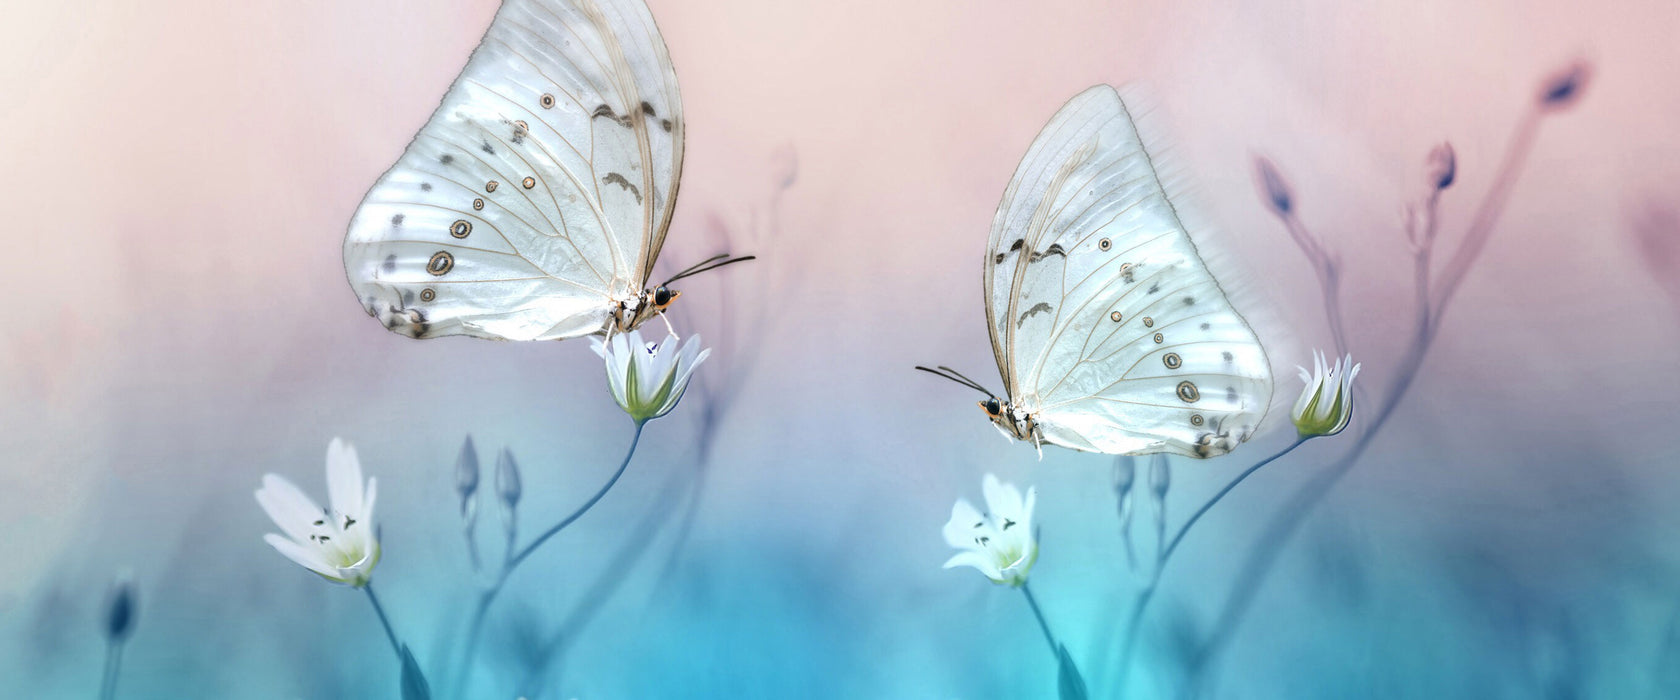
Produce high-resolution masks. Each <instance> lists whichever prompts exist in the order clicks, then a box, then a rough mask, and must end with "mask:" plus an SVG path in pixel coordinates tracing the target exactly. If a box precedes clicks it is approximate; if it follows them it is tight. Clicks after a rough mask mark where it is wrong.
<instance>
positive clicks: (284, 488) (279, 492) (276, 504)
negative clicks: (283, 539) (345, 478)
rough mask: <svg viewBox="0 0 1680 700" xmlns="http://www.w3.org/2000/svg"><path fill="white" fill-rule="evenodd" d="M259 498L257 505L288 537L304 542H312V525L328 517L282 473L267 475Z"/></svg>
mask: <svg viewBox="0 0 1680 700" xmlns="http://www.w3.org/2000/svg"><path fill="white" fill-rule="evenodd" d="M256 496H257V505H260V506H262V509H263V512H265V513H268V517H269V519H270V520H273V521H274V524H275V525H277V526H279V528H280V530H281V531H282V532H285V533H286V536H288V537H291V538H292V539H294V540H298V541H300V542H301V541H305V540H308V539H309V535H310V529H311V524H312V523H314V522H315V521H317V520H320V519H322V518H323V517H325V513H324V512H323V511H322V510H321V507H320V506H319V505H316V504H315V500H314V499H312V498H310V497H309V495H308V494H306V493H304V492H303V490H302V489H299V488H298V487H297V485H295V484H293V483H292V482H291V481H288V480H287V479H286V477H283V476H280V475H278V474H265V475H263V485H262V488H260V489H257V494H256Z"/></svg>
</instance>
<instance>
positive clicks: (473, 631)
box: [452, 421, 647, 696]
mask: <svg viewBox="0 0 1680 700" xmlns="http://www.w3.org/2000/svg"><path fill="white" fill-rule="evenodd" d="M645 425H647V423H646V422H645V421H644V422H637V423H636V432H635V434H634V435H632V436H631V437H630V447H629V449H627V450H625V451H624V461H622V462H620V463H619V465H618V471H615V472H613V475H612V478H611V479H608V480H607V483H606V485H604V486H602V487H601V489H600V490H599V491H596V492H595V495H593V496H591V497H590V498H589V500H588V501H585V502H584V504H583V505H582V506H579V507H578V509H577V510H575V511H572V513H571V515H568V516H566V517H565V518H563V519H561V520H560V522H558V523H555V525H554V527H551V528H549V529H547V530H545V531H544V532H543V533H542V534H541V535H537V538H536V539H535V540H532V541H531V543H530V544H528V545H525V547H524V548H523V549H520V550H518V551H517V552H513V545H514V539H513V538H512V533H511V532H510V536H509V539H508V548H507V551H508V552H513V553H512V554H510V555H505V556H504V557H503V560H502V569H501V572H499V573H498V574H497V575H496V582H495V583H494V584H491V585H490V587H489V588H486V589H484V590H483V592H481V593H479V595H478V604H477V605H476V606H474V608H473V615H472V622H471V623H469V624H468V626H467V646H466V651H465V652H463V654H462V657H461V666H460V670H459V672H458V673H456V674H455V691H456V692H454V693H452V695H455V696H460V695H461V692H460V691H461V689H462V688H464V687H465V686H466V683H467V679H468V678H469V677H470V676H471V675H472V669H473V659H474V658H475V657H476V656H477V655H478V640H479V637H480V635H481V634H482V632H483V630H484V617H485V615H486V614H487V613H489V611H490V604H491V603H493V602H495V600H496V596H497V595H499V594H500V593H501V592H502V588H503V587H504V586H505V585H506V584H507V580H508V577H509V576H510V575H512V574H513V570H514V569H516V568H518V567H519V565H520V564H521V563H523V562H524V561H525V559H526V558H528V557H530V556H531V553H532V552H535V551H536V550H537V547H539V546H541V545H542V544H543V543H544V542H547V541H548V538H550V537H553V536H555V535H557V534H559V533H560V531H561V530H564V529H566V528H567V527H568V526H570V525H571V524H572V523H574V522H577V519H578V518H581V517H583V514H584V513H587V512H589V510H590V509H591V508H594V507H595V504H596V503H599V502H600V501H601V498H602V497H604V496H606V495H607V492H608V491H611V490H612V487H613V485H614V484H617V483H618V479H619V477H621V476H624V470H625V469H627V468H628V467H629V466H630V458H632V457H634V456H636V446H637V445H638V444H640V443H641V441H642V428H643V427H644V426H645Z"/></svg>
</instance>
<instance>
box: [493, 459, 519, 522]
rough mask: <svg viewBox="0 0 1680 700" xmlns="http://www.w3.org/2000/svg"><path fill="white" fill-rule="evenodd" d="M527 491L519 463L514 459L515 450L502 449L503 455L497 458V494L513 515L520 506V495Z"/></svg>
mask: <svg viewBox="0 0 1680 700" xmlns="http://www.w3.org/2000/svg"><path fill="white" fill-rule="evenodd" d="M524 493H525V491H524V486H523V485H522V484H521V483H520V481H519V463H518V462H515V461H514V460H513V452H512V451H511V450H508V449H506V448H503V449H502V455H501V456H500V457H498V458H497V459H496V495H497V496H498V497H500V498H501V499H502V505H504V506H506V507H507V512H508V514H509V515H510V516H511V515H512V514H513V511H514V510H515V509H516V508H518V507H519V497H520V496H521V495H523V494H524Z"/></svg>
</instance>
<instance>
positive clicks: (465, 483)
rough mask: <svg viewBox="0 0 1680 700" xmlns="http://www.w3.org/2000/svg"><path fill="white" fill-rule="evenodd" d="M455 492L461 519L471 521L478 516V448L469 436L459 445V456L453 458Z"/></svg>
mask: <svg viewBox="0 0 1680 700" xmlns="http://www.w3.org/2000/svg"><path fill="white" fill-rule="evenodd" d="M455 492H456V493H458V494H460V495H461V518H462V519H463V520H468V521H470V520H472V519H473V518H474V517H475V516H476V515H477V514H478V512H477V511H478V508H477V504H478V499H476V498H473V496H475V495H477V494H478V448H477V447H474V446H473V439H472V436H471V435H468V436H467V440H466V442H463V443H461V454H460V456H458V457H456V458H455Z"/></svg>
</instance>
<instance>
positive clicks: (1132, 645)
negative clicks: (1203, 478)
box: [1120, 437, 1307, 688]
mask: <svg viewBox="0 0 1680 700" xmlns="http://www.w3.org/2000/svg"><path fill="white" fill-rule="evenodd" d="M1306 441H1307V438H1299V437H1298V438H1296V439H1295V442H1292V443H1290V444H1289V446H1288V447H1285V448H1283V449H1282V450H1280V451H1278V452H1276V453H1274V454H1273V455H1272V456H1270V457H1267V458H1265V459H1262V460H1260V461H1259V462H1256V463H1255V464H1254V466H1252V467H1249V468H1248V469H1245V470H1243V473H1241V474H1238V475H1237V478H1235V479H1232V480H1231V481H1230V483H1227V484H1225V487H1224V488H1222V489H1220V490H1219V492H1218V493H1216V494H1214V495H1213V498H1210V499H1208V501H1207V502H1206V503H1203V504H1202V507H1201V508H1199V509H1197V510H1196V512H1195V513H1193V514H1191V516H1190V519H1189V520H1186V521H1184V524H1183V525H1181V526H1179V528H1178V532H1177V533H1176V534H1174V535H1173V538H1172V540H1171V541H1169V542H1168V543H1167V546H1165V547H1163V548H1161V550H1160V552H1159V553H1158V554H1157V555H1156V556H1155V572H1154V574H1153V575H1152V576H1151V577H1150V581H1149V585H1148V586H1147V587H1145V588H1144V589H1143V592H1141V593H1139V594H1138V597H1137V600H1136V601H1135V602H1134V603H1133V604H1132V614H1131V618H1130V620H1129V621H1128V622H1127V623H1126V644H1125V646H1124V647H1122V648H1121V652H1120V683H1121V687H1122V688H1124V687H1125V682H1126V676H1127V673H1128V671H1129V670H1130V669H1131V666H1132V653H1133V651H1134V650H1135V649H1136V647H1137V638H1138V631H1139V629H1138V628H1139V627H1141V626H1142V623H1143V614H1144V612H1145V611H1147V610H1148V609H1149V603H1150V601H1151V600H1153V599H1154V598H1155V589H1156V586H1157V585H1158V584H1160V582H1161V572H1162V571H1163V570H1164V569H1166V567H1167V562H1169V561H1171V560H1172V555H1173V552H1176V551H1178V545H1179V543H1181V542H1183V541H1184V536H1185V535H1188V534H1190V528H1191V527H1194V526H1195V525H1196V523H1197V521H1200V520H1201V519H1202V516H1203V515H1206V514H1207V512H1208V511H1210V510H1213V507H1214V505H1216V504H1218V503H1219V501H1220V500H1221V499H1224V498H1225V495H1226V494H1228V493H1230V492H1231V490H1232V489H1235V488H1236V487H1237V484H1240V483H1242V482H1243V480H1245V479H1247V478H1248V477H1249V476H1250V475H1252V474H1254V473H1255V472H1257V471H1260V469H1261V467H1264V466H1266V465H1268V464H1271V463H1272V462H1275V461H1277V460H1278V458H1280V457H1282V456H1284V455H1286V454H1289V453H1290V452H1293V451H1295V448H1297V447H1300V446H1301V445H1302V444H1304V443H1305V442H1306Z"/></svg>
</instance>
